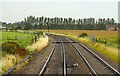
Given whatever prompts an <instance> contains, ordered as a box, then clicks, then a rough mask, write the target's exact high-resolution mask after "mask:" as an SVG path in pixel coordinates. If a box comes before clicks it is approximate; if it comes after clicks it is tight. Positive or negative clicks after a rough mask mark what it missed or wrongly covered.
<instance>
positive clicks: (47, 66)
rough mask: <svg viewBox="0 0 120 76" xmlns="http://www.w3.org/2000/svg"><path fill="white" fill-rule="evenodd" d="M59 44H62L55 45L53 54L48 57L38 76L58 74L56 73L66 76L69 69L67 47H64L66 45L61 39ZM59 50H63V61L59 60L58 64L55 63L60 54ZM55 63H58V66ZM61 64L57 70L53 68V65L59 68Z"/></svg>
mask: <svg viewBox="0 0 120 76" xmlns="http://www.w3.org/2000/svg"><path fill="white" fill-rule="evenodd" d="M59 42H60V44H57V43H56V42H55V43H54V46H53V48H52V50H51V53H50V55H49V56H48V58H47V60H46V62H45V63H44V65H43V67H42V69H41V70H40V72H39V74H38V76H43V75H48V74H56V73H57V74H60V75H63V76H66V74H67V67H66V56H65V47H64V44H63V42H62V40H61V39H59ZM58 49H61V50H59V52H61V55H60V56H61V58H60V57H59V58H60V59H61V60H60V59H58V60H59V62H58V63H57V62H56V61H55V60H56V56H55V55H56V53H57V52H58ZM55 63H57V65H56V64H55ZM59 63H61V64H60V67H56V68H55V66H53V67H51V65H56V66H59V65H58V64H59ZM53 69H54V70H53ZM57 69H59V70H57Z"/></svg>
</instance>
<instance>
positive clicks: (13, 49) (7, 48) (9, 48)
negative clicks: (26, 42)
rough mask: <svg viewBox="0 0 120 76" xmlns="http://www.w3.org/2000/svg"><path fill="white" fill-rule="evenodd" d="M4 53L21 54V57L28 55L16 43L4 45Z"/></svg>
mask: <svg viewBox="0 0 120 76" xmlns="http://www.w3.org/2000/svg"><path fill="white" fill-rule="evenodd" d="M2 51H3V52H7V53H8V54H15V53H16V54H19V55H20V56H25V55H26V50H25V49H24V48H22V47H20V46H19V44H18V43H16V42H10V41H8V42H5V43H2Z"/></svg>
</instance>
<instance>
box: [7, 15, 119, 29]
mask: <svg viewBox="0 0 120 76" xmlns="http://www.w3.org/2000/svg"><path fill="white" fill-rule="evenodd" d="M106 25H112V26H115V25H117V24H116V23H115V20H114V18H99V19H98V20H96V19H95V18H83V19H73V18H62V17H54V18H49V17H44V16H42V17H35V16H28V17H26V18H24V20H23V21H21V22H16V23H12V24H9V25H6V27H10V28H11V29H24V30H29V29H48V28H49V29H56V30H57V29H61V30H62V29H64V30H106Z"/></svg>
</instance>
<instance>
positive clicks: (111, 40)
mask: <svg viewBox="0 0 120 76" xmlns="http://www.w3.org/2000/svg"><path fill="white" fill-rule="evenodd" d="M43 31H45V32H47V31H46V30H43ZM50 33H53V34H58V35H63V36H67V37H69V38H71V39H74V40H77V41H80V42H81V43H84V44H86V45H88V46H89V47H91V48H93V49H95V51H97V52H99V53H101V54H103V55H105V56H106V57H108V58H110V59H111V60H113V61H114V62H116V63H117V62H118V44H119V42H118V32H117V31H92V30H50ZM82 33H87V34H88V36H87V37H85V38H81V37H79V35H80V34H82ZM91 36H95V37H96V38H98V39H99V42H93V41H92V40H91ZM104 42H105V43H104Z"/></svg>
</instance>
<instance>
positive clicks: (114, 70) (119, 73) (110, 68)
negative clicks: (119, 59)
mask: <svg viewBox="0 0 120 76" xmlns="http://www.w3.org/2000/svg"><path fill="white" fill-rule="evenodd" d="M78 44H79V45H81V46H82V47H83V48H85V49H86V50H87V51H88V52H90V53H91V54H92V55H94V56H95V57H96V58H97V59H98V60H99V61H101V62H102V63H104V64H105V65H106V66H107V67H108V68H109V70H111V71H112V72H113V73H114V74H116V75H118V76H119V75H120V72H118V71H117V70H116V69H115V68H113V67H112V66H111V65H110V64H108V63H107V62H106V61H104V60H103V59H102V58H100V57H99V56H98V55H97V54H95V53H94V52H92V51H91V50H90V49H89V48H88V47H86V46H85V45H83V44H81V43H79V42H78Z"/></svg>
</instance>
